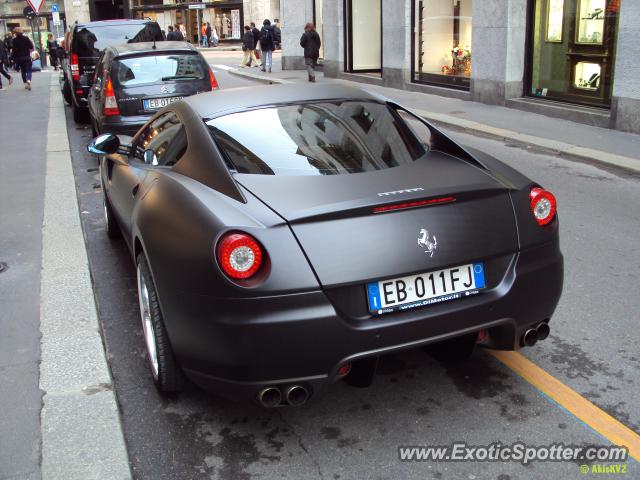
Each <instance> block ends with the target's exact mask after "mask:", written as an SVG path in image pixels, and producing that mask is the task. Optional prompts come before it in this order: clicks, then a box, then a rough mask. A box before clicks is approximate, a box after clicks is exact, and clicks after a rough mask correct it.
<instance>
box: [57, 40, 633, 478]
mask: <svg viewBox="0 0 640 480" xmlns="http://www.w3.org/2000/svg"><path fill="white" fill-rule="evenodd" d="M237 55H238V56H239V53H238V54H237ZM229 62H230V64H231V60H229ZM211 63H214V64H215V63H220V62H219V61H218V62H216V61H213V62H211ZM218 79H219V81H220V83H221V86H222V87H223V88H232V87H235V86H239V85H240V84H246V83H248V82H247V81H246V80H240V79H238V78H237V77H232V76H230V75H228V74H227V73H226V72H220V73H219V76H218ZM67 118H68V124H69V126H70V128H69V136H70V142H71V145H72V147H71V148H72V154H73V162H74V171H75V175H76V181H77V188H78V195H79V200H80V210H81V211H82V219H83V226H84V231H85V236H86V240H87V246H88V253H89V259H90V266H91V271H92V276H93V281H94V289H95V294H96V301H97V305H98V311H99V316H100V320H101V323H102V327H103V330H104V336H105V343H106V347H107V352H108V358H109V361H110V364H111V368H112V373H113V376H114V380H115V386H116V392H117V397H118V401H119V404H120V407H121V411H122V422H123V425H124V432H125V437H126V442H127V447H128V449H129V455H130V461H131V466H132V471H133V474H134V476H135V477H136V478H138V479H162V478H167V479H169V478H172V479H173V478H181V479H191V478H193V479H200V478H203V479H208V478H216V479H218V478H219V479H234V480H235V479H249V478H269V479H271V478H284V479H299V478H305V479H312V478H321V479H334V480H337V479H351V478H354V479H355V478H416V479H417V478H420V479H423V478H468V479H471V480H473V479H476V478H494V479H500V480H507V479H515V478H585V475H583V474H581V473H580V469H579V463H575V462H562V463H557V462H554V463H542V462H540V463H535V464H529V465H527V466H523V465H521V464H519V463H505V462H484V463H478V462H475V463H474V462H456V463H451V462H449V463H447V462H439V463H434V462H415V463H413V462H400V461H399V460H398V446H400V445H445V444H449V443H452V442H454V441H465V442H467V443H468V444H472V445H483V444H490V443H492V442H496V441H499V442H501V443H502V444H511V443H514V442H517V441H523V442H526V443H528V444H530V445H548V444H552V443H557V442H563V443H565V444H595V445H607V444H609V442H608V441H607V439H606V438H605V437H603V436H602V435H601V434H599V433H598V432H596V431H594V430H592V429H591V428H589V427H588V426H587V425H586V424H584V423H583V422H581V421H580V420H578V419H577V418H576V417H574V416H573V415H571V414H570V413H568V412H567V411H566V410H565V409H564V408H562V407H561V406H560V405H558V404H557V403H555V402H553V401H551V400H550V399H549V398H547V397H546V396H545V395H543V394H541V392H540V391H539V390H537V389H536V388H535V387H534V386H532V385H531V384H529V383H527V382H526V381H525V380H524V379H522V378H521V377H519V376H518V375H517V374H515V373H514V372H513V371H512V370H510V369H508V368H507V367H505V366H504V365H502V364H501V363H500V362H498V361H497V360H496V359H494V358H493V357H492V356H490V355H489V354H487V353H486V352H483V351H478V352H476V353H475V354H474V356H473V358H472V359H471V360H470V361H468V362H466V363H462V364H458V365H455V366H446V365H442V364H439V363H437V362H435V361H434V360H432V359H431V358H430V357H428V356H427V355H426V354H424V353H423V352H421V351H412V352H406V353H402V354H400V355H394V356H391V357H385V358H384V359H383V360H382V362H381V365H380V368H379V372H378V374H377V376H376V380H375V383H374V385H373V386H372V387H370V388H368V389H355V388H353V387H349V386H347V385H346V384H343V383H337V384H335V386H334V387H333V388H332V389H331V391H330V392H329V394H328V395H327V396H326V397H324V398H322V400H321V401H319V402H312V403H310V404H308V405H306V406H304V407H302V408H296V409H275V410H263V409H261V408H258V407H256V406H254V405H247V404H234V403H229V402H227V401H224V400H221V399H219V398H217V397H215V396H214V395H211V394H208V393H205V392H203V391H201V390H198V389H195V388H194V389H192V390H190V391H189V392H186V393H184V394H181V395H178V396H172V397H163V396H160V395H159V394H158V393H157V392H156V390H155V388H154V386H153V384H152V381H151V379H150V375H149V374H148V372H147V368H146V365H145V355H144V345H143V340H142V332H141V327H140V321H139V316H138V315H139V313H138V306H137V302H136V295H135V292H136V286H135V279H134V269H133V265H132V262H131V260H130V257H129V254H128V252H127V250H126V247H125V244H124V243H123V242H122V241H110V240H108V239H107V237H106V233H105V226H104V221H103V218H102V203H101V202H102V193H101V190H100V185H99V177H98V172H97V162H96V160H95V159H94V158H92V157H91V156H89V155H88V154H86V153H85V145H86V143H87V142H88V141H89V137H90V130H89V129H86V128H83V129H76V128H75V127H74V126H73V121H72V119H71V115H70V111H69V112H68V117H67ZM453 135H454V136H455V137H457V138H458V139H459V140H461V141H463V142H465V143H467V144H469V145H472V146H474V147H476V148H481V149H484V150H486V151H488V152H489V153H491V154H493V155H495V156H497V157H498V158H500V159H503V160H505V161H507V162H508V163H509V164H511V165H513V166H515V167H516V168H518V169H519V170H521V171H523V172H524V173H526V174H528V175H530V176H532V177H534V178H535V179H537V180H539V181H540V182H541V183H542V184H543V185H545V186H546V187H547V188H549V189H551V190H552V191H553V192H554V193H555V194H556V195H557V197H558V200H559V211H560V218H561V225H562V227H561V228H562V249H563V252H564V254H565V259H566V273H565V290H564V295H563V298H562V300H561V303H560V306H559V308H558V310H557V314H556V315H555V317H554V318H553V320H552V324H551V325H552V334H551V336H550V338H549V339H547V340H546V341H544V342H541V343H538V344H537V345H536V346H535V347H534V348H532V349H527V350H526V351H524V352H523V353H524V354H525V355H526V356H527V357H528V358H530V359H532V360H533V361H534V362H535V363H537V364H538V365H540V366H541V367H543V368H544V369H545V370H547V372H549V373H550V374H551V375H553V376H555V377H556V378H557V379H559V380H560V381H561V382H564V383H565V384H567V385H568V386H570V387H571V388H573V389H575V390H576V391H578V392H579V393H580V394H581V395H583V396H585V397H586V398H588V399H590V400H591V401H593V402H594V403H595V404H596V405H598V406H599V407H601V408H602V409H604V410H605V411H607V412H609V413H611V414H612V415H613V416H614V417H615V418H617V419H618V420H620V421H621V422H623V423H624V424H626V425H627V426H629V427H631V428H632V429H634V430H635V431H636V432H638V431H639V430H640V405H639V404H638V401H637V393H638V391H639V388H640V377H639V374H638V371H639V370H638V367H639V366H640V364H639V363H640V362H639V359H640V355H639V354H638V347H637V345H638V344H639V343H640V330H639V329H638V328H637V325H638V320H639V318H638V306H639V304H640V301H639V300H638V289H637V285H638V281H639V276H640V275H639V272H638V266H637V264H638V258H639V255H638V253H639V248H640V243H639V242H638V239H637V232H638V231H640V218H639V214H638V210H637V206H638V205H640V183H639V181H638V179H635V178H627V177H625V176H624V175H619V174H618V173H616V172H606V171H603V170H600V169H598V168H596V167H593V166H589V165H584V164H581V163H574V162H571V161H567V160H563V159H557V158H554V157H552V156H549V155H546V154H542V153H536V152H531V151H526V150H522V149H519V148H512V147H510V146H509V145H505V144H503V143H500V142H497V141H493V140H488V139H483V138H476V137H472V136H469V135H464V134H456V133H453ZM478 235H482V232H478ZM531 300H532V301H535V300H536V299H531ZM282 346H283V348H286V344H285V343H284V342H283V345H282ZM638 476H640V466H639V465H638V463H637V462H636V461H635V460H629V462H628V471H627V478H637V477H638Z"/></svg>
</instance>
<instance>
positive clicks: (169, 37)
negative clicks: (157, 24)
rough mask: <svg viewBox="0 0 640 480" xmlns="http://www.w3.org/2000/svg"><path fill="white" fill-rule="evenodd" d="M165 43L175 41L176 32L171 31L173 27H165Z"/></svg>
mask: <svg viewBox="0 0 640 480" xmlns="http://www.w3.org/2000/svg"><path fill="white" fill-rule="evenodd" d="M167 41H168V42H175V41H177V40H176V32H174V31H173V25H169V26H168V27H167Z"/></svg>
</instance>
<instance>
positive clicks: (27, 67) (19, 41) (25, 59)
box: [11, 27, 33, 90]
mask: <svg viewBox="0 0 640 480" xmlns="http://www.w3.org/2000/svg"><path fill="white" fill-rule="evenodd" d="M13 33H14V34H15V36H16V37H15V38H14V39H13V50H12V52H11V56H12V57H13V63H14V65H15V66H16V67H18V68H19V69H20V74H21V75H22V82H23V83H24V88H26V89H27V90H31V73H32V68H33V65H32V63H31V52H32V51H33V43H31V40H29V37H25V36H24V34H23V33H22V29H21V28H20V27H16V28H15V29H14V30H13Z"/></svg>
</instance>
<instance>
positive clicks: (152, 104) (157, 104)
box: [142, 97, 184, 110]
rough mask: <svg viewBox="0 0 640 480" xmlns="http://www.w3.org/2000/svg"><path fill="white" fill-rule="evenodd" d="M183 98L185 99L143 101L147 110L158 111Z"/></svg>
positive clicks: (165, 98) (149, 99)
mask: <svg viewBox="0 0 640 480" xmlns="http://www.w3.org/2000/svg"><path fill="white" fill-rule="evenodd" d="M183 98H184V97H163V98H145V99H144V100H142V106H143V107H144V109H145V110H158V109H160V108H162V107H166V106H167V105H171V104H172V103H173V102H177V101H178V100H182V99H183Z"/></svg>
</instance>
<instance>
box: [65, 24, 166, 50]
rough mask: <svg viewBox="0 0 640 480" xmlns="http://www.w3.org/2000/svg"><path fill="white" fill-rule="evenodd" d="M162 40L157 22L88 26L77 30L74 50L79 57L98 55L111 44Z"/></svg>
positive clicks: (74, 38)
mask: <svg viewBox="0 0 640 480" xmlns="http://www.w3.org/2000/svg"><path fill="white" fill-rule="evenodd" d="M154 40H156V41H162V40H163V38H162V32H161V31H160V27H159V26H158V24H157V23H144V24H141V23H134V24H117V25H109V26H101V27H94V26H87V27H81V28H78V30H76V32H75V34H74V37H73V42H74V45H73V51H74V52H75V53H77V54H78V56H79V57H98V56H100V52H101V51H102V50H104V49H105V48H107V47H109V46H111V45H119V44H121V43H138V42H152V41H154Z"/></svg>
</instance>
